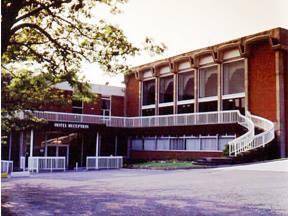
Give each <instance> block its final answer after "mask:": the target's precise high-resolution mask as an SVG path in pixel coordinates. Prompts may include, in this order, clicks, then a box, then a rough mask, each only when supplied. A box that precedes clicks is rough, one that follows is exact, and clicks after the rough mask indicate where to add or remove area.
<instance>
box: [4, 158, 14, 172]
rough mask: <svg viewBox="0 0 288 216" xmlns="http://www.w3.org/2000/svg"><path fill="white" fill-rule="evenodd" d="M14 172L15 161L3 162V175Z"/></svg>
mask: <svg viewBox="0 0 288 216" xmlns="http://www.w3.org/2000/svg"><path fill="white" fill-rule="evenodd" d="M12 171H13V161H9V160H1V173H7V174H9V173H11V172H12Z"/></svg>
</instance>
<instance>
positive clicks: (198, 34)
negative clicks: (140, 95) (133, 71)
mask: <svg viewBox="0 0 288 216" xmlns="http://www.w3.org/2000/svg"><path fill="white" fill-rule="evenodd" d="M122 9H123V13H122V14H119V15H116V16H113V15H111V14H109V13H106V12H104V10H102V9H101V10H99V9H97V14H98V15H99V16H101V17H102V18H103V17H104V19H106V20H108V21H110V22H112V23H113V24H117V25H119V26H120V28H122V29H123V30H124V32H125V33H126V35H127V36H128V38H129V39H130V40H131V41H132V42H134V43H136V44H137V43H139V42H142V41H144V38H145V36H150V37H152V38H153V39H154V40H155V41H159V42H163V43H165V45H166V46H167V47H168V49H167V51H166V52H165V54H163V55H162V56H154V57H150V56H148V55H143V56H138V57H136V58H134V59H132V60H131V62H130V63H131V64H132V65H133V66H136V65H139V64H144V63H147V62H150V61H153V60H157V59H161V58H164V57H169V56H173V55H176V54H181V53H183V52H188V51H191V50H194V49H197V48H202V47H206V46H210V45H213V44H217V43H221V42H225V41H227V40H231V39H234V38H238V37H242V36H245V35H248V34H253V33H257V32H260V31H264V30H267V29H271V28H275V27H283V28H287V29H288V11H287V10H288V0H129V1H128V3H127V4H125V5H123V7H122ZM99 11H100V13H99ZM82 71H83V73H84V74H85V76H86V78H87V79H88V80H89V81H90V82H92V83H98V84H104V83H105V82H109V85H116V86H121V82H122V81H123V76H122V75H118V76H112V77H111V76H108V75H104V74H103V73H102V72H101V71H100V70H99V68H98V67H97V65H95V64H84V65H83V68H82Z"/></svg>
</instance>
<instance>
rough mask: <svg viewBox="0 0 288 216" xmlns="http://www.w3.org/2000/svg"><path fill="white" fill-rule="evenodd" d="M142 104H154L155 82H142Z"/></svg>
mask: <svg viewBox="0 0 288 216" xmlns="http://www.w3.org/2000/svg"><path fill="white" fill-rule="evenodd" d="M142 98H143V101H142V104H143V105H151V104H155V80H147V81H143V92H142Z"/></svg>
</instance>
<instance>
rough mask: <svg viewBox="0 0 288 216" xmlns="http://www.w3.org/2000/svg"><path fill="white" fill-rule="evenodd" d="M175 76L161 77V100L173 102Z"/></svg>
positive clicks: (161, 101) (162, 101)
mask: <svg viewBox="0 0 288 216" xmlns="http://www.w3.org/2000/svg"><path fill="white" fill-rule="evenodd" d="M173 84H174V82H173V76H166V77H160V89H159V90H160V91H159V93H160V94H159V102H160V103H167V102H173V90H174V85H173Z"/></svg>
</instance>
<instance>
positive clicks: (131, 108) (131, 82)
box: [126, 74, 139, 116]
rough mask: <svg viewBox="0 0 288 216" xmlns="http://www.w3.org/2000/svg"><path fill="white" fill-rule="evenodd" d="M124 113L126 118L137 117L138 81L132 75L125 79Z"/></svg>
mask: <svg viewBox="0 0 288 216" xmlns="http://www.w3.org/2000/svg"><path fill="white" fill-rule="evenodd" d="M126 78H127V85H126V113H127V116H138V115H139V81H138V80H136V78H135V76H134V74H131V75H129V76H127V77H126Z"/></svg>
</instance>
